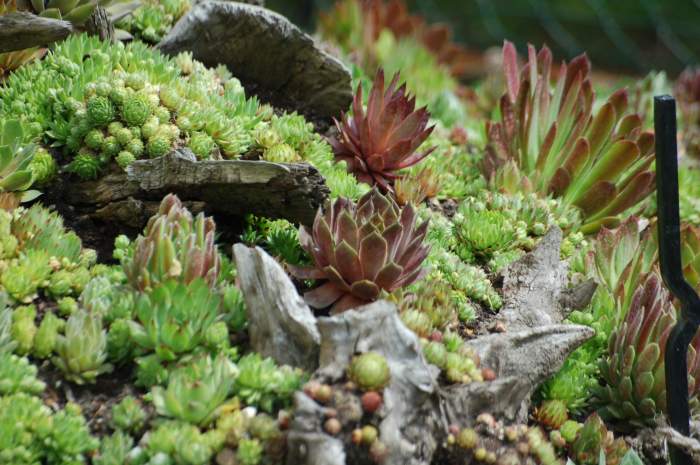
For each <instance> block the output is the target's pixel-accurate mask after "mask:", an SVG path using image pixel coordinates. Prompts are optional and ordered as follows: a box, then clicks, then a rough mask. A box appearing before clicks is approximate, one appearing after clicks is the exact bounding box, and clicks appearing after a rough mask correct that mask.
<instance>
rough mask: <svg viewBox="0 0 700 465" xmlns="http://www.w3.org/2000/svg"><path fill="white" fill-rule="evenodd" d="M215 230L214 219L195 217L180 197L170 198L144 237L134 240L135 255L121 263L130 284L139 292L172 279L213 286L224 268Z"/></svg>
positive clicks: (151, 220) (168, 197)
mask: <svg viewBox="0 0 700 465" xmlns="http://www.w3.org/2000/svg"><path fill="white" fill-rule="evenodd" d="M215 228H216V225H215V224H214V220H212V219H211V218H207V217H205V216H204V215H203V214H199V215H198V216H197V217H196V218H192V215H191V214H190V212H189V211H188V210H187V209H186V208H185V207H183V206H182V203H181V202H180V200H179V199H178V198H177V197H176V196H174V195H172V194H170V195H168V196H166V197H165V198H164V199H163V201H162V202H161V204H160V209H159V210H158V214H156V215H154V216H153V217H152V218H151V219H150V220H149V221H148V224H147V225H146V228H145V230H144V235H143V236H139V237H138V238H137V239H136V240H135V241H134V246H133V253H132V254H130V255H126V256H124V257H123V259H122V260H121V262H122V266H123V268H124V271H125V273H126V275H127V278H128V280H129V283H130V284H131V286H133V287H134V288H136V289H138V290H145V289H148V288H152V287H154V286H155V285H157V284H158V283H161V282H163V281H166V280H169V279H176V280H180V281H182V282H183V283H189V282H192V281H193V280H195V279H197V278H203V279H204V280H205V281H206V282H207V283H208V284H209V285H210V286H211V285H213V284H214V283H215V282H216V280H217V277H218V274H219V267H220V258H219V252H218V250H217V248H216V245H215V243H214V234H215Z"/></svg>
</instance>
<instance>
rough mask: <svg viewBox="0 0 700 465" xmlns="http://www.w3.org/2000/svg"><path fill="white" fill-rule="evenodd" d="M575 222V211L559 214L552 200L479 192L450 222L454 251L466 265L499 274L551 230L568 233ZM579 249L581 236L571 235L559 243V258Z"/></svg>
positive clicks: (576, 222)
mask: <svg viewBox="0 0 700 465" xmlns="http://www.w3.org/2000/svg"><path fill="white" fill-rule="evenodd" d="M577 218H578V212H577V211H576V210H575V209H573V208H571V209H569V210H568V211H566V212H562V208H561V206H560V205H559V202H558V201H557V200H554V199H541V198H538V197H537V196H536V195H535V194H516V195H506V194H500V193H494V192H482V193H480V194H479V195H477V196H475V197H468V198H466V199H465V200H464V201H463V202H462V204H461V205H460V207H459V209H458V211H457V214H455V216H454V218H453V223H454V226H453V228H454V234H455V237H456V239H457V240H456V242H455V244H454V251H455V252H456V253H457V255H459V257H460V258H461V259H462V260H464V261H465V262H467V263H474V262H477V263H484V264H487V265H488V267H489V269H491V270H492V271H494V272H498V271H500V270H501V269H503V268H504V267H505V266H507V265H509V264H510V263H512V262H513V261H515V260H517V259H518V258H520V257H521V256H522V255H523V254H524V253H525V251H528V250H531V249H533V248H534V247H535V245H536V244H537V242H538V240H539V238H540V237H541V236H543V235H544V234H545V233H546V232H547V231H548V230H549V229H550V228H552V227H559V228H562V229H564V230H565V231H570V230H571V228H572V227H575V225H576V224H578V219H577ZM582 246H585V240H584V236H583V234H582V233H580V232H570V233H569V234H568V235H567V236H566V237H565V239H564V240H563V242H562V246H561V247H562V250H561V254H562V257H563V258H568V257H569V256H571V255H572V254H573V253H574V252H575V250H577V249H578V248H580V247H582Z"/></svg>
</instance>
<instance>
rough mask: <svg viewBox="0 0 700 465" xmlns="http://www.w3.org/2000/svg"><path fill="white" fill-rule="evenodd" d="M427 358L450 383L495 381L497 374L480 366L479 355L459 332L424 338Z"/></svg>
mask: <svg viewBox="0 0 700 465" xmlns="http://www.w3.org/2000/svg"><path fill="white" fill-rule="evenodd" d="M423 355H424V356H425V359H426V360H427V361H428V362H429V363H432V364H433V365H435V366H437V367H438V368H440V370H441V371H442V373H443V375H444V376H445V378H446V379H447V381H448V382H450V383H462V384H468V383H471V382H472V381H493V380H494V379H495V377H496V374H495V373H494V372H493V370H491V369H489V368H480V366H479V365H480V363H479V357H478V356H477V354H476V352H474V350H473V349H472V348H470V347H469V346H467V345H466V344H465V343H464V341H463V340H462V338H461V337H460V335H459V334H457V333H456V332H452V331H448V332H446V333H445V334H444V335H441V336H440V337H437V338H434V339H433V340H430V341H428V340H425V339H424V340H423Z"/></svg>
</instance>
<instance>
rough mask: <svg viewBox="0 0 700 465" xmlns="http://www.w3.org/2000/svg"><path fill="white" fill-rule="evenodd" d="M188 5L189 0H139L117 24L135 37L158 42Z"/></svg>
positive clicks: (187, 8)
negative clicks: (130, 11)
mask: <svg viewBox="0 0 700 465" xmlns="http://www.w3.org/2000/svg"><path fill="white" fill-rule="evenodd" d="M190 6H191V2H190V0H174V1H166V2H159V1H145V2H141V3H140V4H139V6H138V8H137V9H136V10H134V12H133V13H132V14H131V15H129V16H127V17H125V18H123V19H121V20H120V21H119V22H117V25H118V26H119V27H121V28H123V29H124V30H126V31H128V32H130V33H131V34H133V35H134V36H135V37H136V38H138V39H140V40H143V41H145V42H149V43H153V44H155V43H158V42H160V40H161V39H162V38H163V37H164V36H165V35H166V34H167V33H168V31H169V30H170V28H171V27H172V26H173V24H175V22H177V20H178V19H180V17H182V15H184V14H185V13H186V12H187V11H188V10H189V8H190ZM181 55H182V54H181ZM178 61H179V62H182V61H183V59H182V58H180V60H178ZM181 68H183V73H184V67H183V66H181ZM184 74H189V73H184Z"/></svg>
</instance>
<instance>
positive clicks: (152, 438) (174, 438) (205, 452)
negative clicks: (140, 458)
mask: <svg viewBox="0 0 700 465" xmlns="http://www.w3.org/2000/svg"><path fill="white" fill-rule="evenodd" d="M220 435H221V434H220V432H219V431H217V430H210V431H208V432H207V433H202V432H201V431H200V430H199V429H198V428H197V427H195V426H193V425H190V424H188V423H184V422H178V421H166V422H163V423H161V424H160V425H159V426H158V427H156V428H155V429H153V430H152V431H151V432H150V434H149V437H148V442H147V443H146V445H145V448H146V451H147V452H148V456H150V457H151V458H152V461H154V462H155V463H161V462H165V463H170V462H174V463H176V464H198V463H210V462H211V460H212V458H213V456H214V453H215V449H216V448H218V447H216V448H215V447H214V446H216V445H217V443H218V442H219V441H220V438H219V437H218V436H220Z"/></svg>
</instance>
